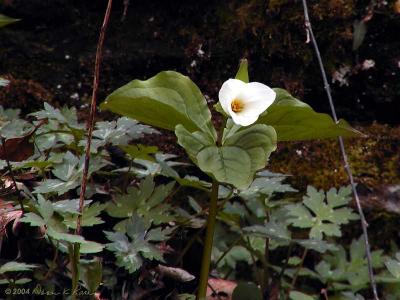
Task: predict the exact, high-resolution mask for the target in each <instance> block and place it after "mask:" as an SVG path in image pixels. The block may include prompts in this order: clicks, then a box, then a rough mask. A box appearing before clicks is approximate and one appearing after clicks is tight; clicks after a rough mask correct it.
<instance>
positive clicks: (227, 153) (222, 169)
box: [197, 146, 252, 188]
mask: <svg viewBox="0 0 400 300" xmlns="http://www.w3.org/2000/svg"><path fill="white" fill-rule="evenodd" d="M197 162H198V165H199V167H200V169H201V170H202V171H204V172H206V173H208V174H210V175H211V176H213V177H215V179H217V180H218V181H220V182H225V183H230V184H232V185H234V186H236V187H238V188H246V187H248V186H249V184H250V183H251V179H252V178H251V175H252V174H251V158H250V156H249V155H248V154H247V153H246V151H244V150H242V149H240V148H238V147H222V148H220V147H217V146H211V147H207V148H205V149H203V150H202V151H200V152H199V154H198V155H197Z"/></svg>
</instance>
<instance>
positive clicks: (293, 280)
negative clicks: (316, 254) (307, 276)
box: [287, 248, 308, 299]
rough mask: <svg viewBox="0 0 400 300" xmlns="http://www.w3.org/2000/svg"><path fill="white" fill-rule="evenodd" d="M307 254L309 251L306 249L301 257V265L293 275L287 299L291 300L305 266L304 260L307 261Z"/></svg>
mask: <svg viewBox="0 0 400 300" xmlns="http://www.w3.org/2000/svg"><path fill="white" fill-rule="evenodd" d="M307 253H308V249H307V248H305V249H304V252H303V255H302V256H301V260H300V263H299V265H298V266H297V268H296V271H295V272H294V274H293V278H292V282H291V284H290V286H289V289H288V290H287V299H289V297H290V291H291V290H293V288H294V287H295V285H296V282H297V278H298V277H299V274H300V270H301V268H302V267H303V265H304V260H305V259H306V256H307Z"/></svg>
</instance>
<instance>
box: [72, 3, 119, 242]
mask: <svg viewBox="0 0 400 300" xmlns="http://www.w3.org/2000/svg"><path fill="white" fill-rule="evenodd" d="M111 7H112V0H108V5H107V9H106V13H105V16H104V21H103V25H102V26H101V30H100V36H99V42H98V44H97V52H96V61H95V66H94V78H93V92H92V101H91V104H90V115H89V122H88V124H87V129H88V136H87V141H86V151H85V163H84V167H83V175H82V183H81V192H80V195H79V215H78V219H77V222H76V231H75V233H76V234H80V233H81V221H82V212H83V206H84V201H85V192H86V186H87V180H88V171H89V161H90V144H91V143H92V134H93V127H94V118H95V116H96V105H97V92H98V89H99V78H100V64H101V59H102V53H103V44H104V37H105V34H106V29H107V25H108V20H109V19H110V13H111Z"/></svg>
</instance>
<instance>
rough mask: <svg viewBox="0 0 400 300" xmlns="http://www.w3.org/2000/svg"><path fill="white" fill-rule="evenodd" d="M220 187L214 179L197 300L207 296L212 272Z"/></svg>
mask: <svg viewBox="0 0 400 300" xmlns="http://www.w3.org/2000/svg"><path fill="white" fill-rule="evenodd" d="M218 187H219V182H218V181H217V180H215V179H214V180H213V183H212V188H211V194H210V208H209V212H208V219H207V231H206V239H205V241H204V248H203V258H202V260H201V269H200V281H199V289H198V292H197V297H196V300H203V299H205V298H206V292H207V283H208V273H209V272H210V264H211V251H212V245H213V239H214V231H215V224H216V221H217V211H218V207H217V200H218Z"/></svg>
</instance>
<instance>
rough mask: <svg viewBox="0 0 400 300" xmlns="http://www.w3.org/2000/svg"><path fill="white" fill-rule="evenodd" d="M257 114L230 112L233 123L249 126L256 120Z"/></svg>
mask: <svg viewBox="0 0 400 300" xmlns="http://www.w3.org/2000/svg"><path fill="white" fill-rule="evenodd" d="M258 116H259V115H258V114H247V115H246V114H242V113H240V114H235V113H232V114H231V117H232V120H233V122H234V123H235V124H237V125H241V126H249V125H251V124H253V123H254V122H255V121H257V119H258Z"/></svg>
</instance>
